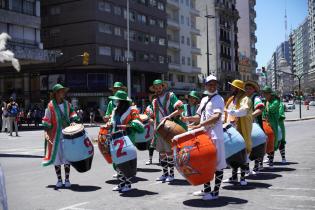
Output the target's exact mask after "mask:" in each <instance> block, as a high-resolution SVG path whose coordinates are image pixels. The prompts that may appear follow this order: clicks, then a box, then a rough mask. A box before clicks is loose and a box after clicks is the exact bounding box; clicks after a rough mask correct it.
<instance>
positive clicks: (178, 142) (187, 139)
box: [173, 131, 217, 186]
mask: <svg viewBox="0 0 315 210" xmlns="http://www.w3.org/2000/svg"><path fill="white" fill-rule="evenodd" d="M180 136H181V137H180V138H177V137H176V136H175V137H174V139H173V152H174V159H175V166H176V169H177V170H178V171H179V173H180V174H181V175H182V176H183V177H185V178H186V179H187V181H188V182H189V183H190V184H192V185H194V186H195V185H201V184H204V183H207V182H209V181H211V180H212V179H213V177H214V173H215V171H216V163H217V160H216V159H217V157H216V146H215V145H214V143H213V142H212V140H211V139H210V137H209V136H208V135H207V133H206V132H205V131H201V132H197V133H194V134H191V132H186V133H184V134H182V135H180Z"/></svg>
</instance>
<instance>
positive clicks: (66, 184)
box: [65, 180, 71, 188]
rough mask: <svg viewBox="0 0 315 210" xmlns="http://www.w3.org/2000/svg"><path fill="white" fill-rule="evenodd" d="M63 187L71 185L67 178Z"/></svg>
mask: <svg viewBox="0 0 315 210" xmlns="http://www.w3.org/2000/svg"><path fill="white" fill-rule="evenodd" d="M65 187H66V188H70V187H71V183H70V181H69V180H65Z"/></svg>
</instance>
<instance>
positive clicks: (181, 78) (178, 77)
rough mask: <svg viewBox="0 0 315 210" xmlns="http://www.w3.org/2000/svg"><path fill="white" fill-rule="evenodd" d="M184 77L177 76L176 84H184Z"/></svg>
mask: <svg viewBox="0 0 315 210" xmlns="http://www.w3.org/2000/svg"><path fill="white" fill-rule="evenodd" d="M184 81H185V76H184V75H177V82H184Z"/></svg>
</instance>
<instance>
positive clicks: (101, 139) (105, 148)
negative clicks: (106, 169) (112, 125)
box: [97, 126, 113, 164]
mask: <svg viewBox="0 0 315 210" xmlns="http://www.w3.org/2000/svg"><path fill="white" fill-rule="evenodd" d="M107 134H108V130H107V129H105V127H104V126H101V127H100V131H99V133H98V139H97V140H98V141H97V145H98V149H99V150H100V152H101V154H102V155H103V157H104V158H105V160H106V161H107V162H108V163H109V164H111V163H112V162H113V160H112V157H111V154H110V147H109V141H108V140H107V138H106V135H107Z"/></svg>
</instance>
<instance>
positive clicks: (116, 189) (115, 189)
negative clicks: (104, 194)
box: [112, 185, 123, 191]
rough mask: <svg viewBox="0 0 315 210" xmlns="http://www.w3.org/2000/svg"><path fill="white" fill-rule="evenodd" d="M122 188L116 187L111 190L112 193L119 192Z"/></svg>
mask: <svg viewBox="0 0 315 210" xmlns="http://www.w3.org/2000/svg"><path fill="white" fill-rule="evenodd" d="M122 188H123V187H121V186H119V185H118V186H116V187H114V188H113V189H112V190H113V191H120V190H121V189H122Z"/></svg>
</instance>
